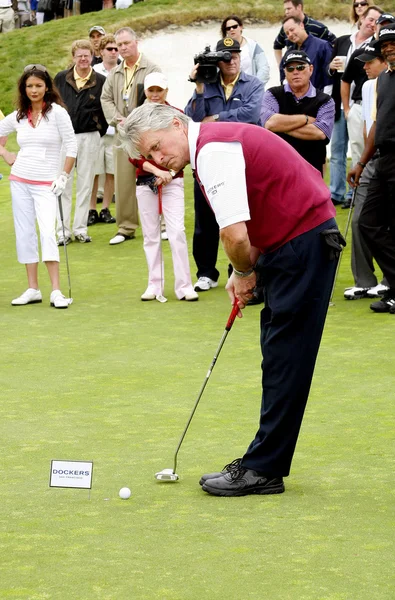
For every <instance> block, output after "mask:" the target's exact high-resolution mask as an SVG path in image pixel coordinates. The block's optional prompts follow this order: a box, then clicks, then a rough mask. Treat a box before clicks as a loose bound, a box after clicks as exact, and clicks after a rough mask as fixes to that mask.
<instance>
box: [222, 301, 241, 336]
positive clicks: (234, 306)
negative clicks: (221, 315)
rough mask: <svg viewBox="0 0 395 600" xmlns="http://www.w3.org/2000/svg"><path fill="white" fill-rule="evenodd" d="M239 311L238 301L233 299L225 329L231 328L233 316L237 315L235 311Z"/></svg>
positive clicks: (233, 320)
mask: <svg viewBox="0 0 395 600" xmlns="http://www.w3.org/2000/svg"><path fill="white" fill-rule="evenodd" d="M238 312H239V303H238V302H237V300H235V303H234V305H233V308H232V312H231V313H230V315H229V319H228V322H227V323H226V327H225V329H226V331H230V330H231V329H232V325H233V323H234V322H235V318H236V317H237V313H238Z"/></svg>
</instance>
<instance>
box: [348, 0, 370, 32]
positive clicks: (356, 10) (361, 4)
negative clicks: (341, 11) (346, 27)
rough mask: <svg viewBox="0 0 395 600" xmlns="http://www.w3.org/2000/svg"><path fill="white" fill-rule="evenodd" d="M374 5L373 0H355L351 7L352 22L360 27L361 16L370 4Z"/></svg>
mask: <svg viewBox="0 0 395 600" xmlns="http://www.w3.org/2000/svg"><path fill="white" fill-rule="evenodd" d="M372 5H373V0H353V1H352V3H351V7H350V22H351V24H352V25H356V26H357V28H358V29H359V26H360V24H361V20H360V19H361V17H363V15H364V14H365V13H366V11H367V10H368V8H369V6H372Z"/></svg>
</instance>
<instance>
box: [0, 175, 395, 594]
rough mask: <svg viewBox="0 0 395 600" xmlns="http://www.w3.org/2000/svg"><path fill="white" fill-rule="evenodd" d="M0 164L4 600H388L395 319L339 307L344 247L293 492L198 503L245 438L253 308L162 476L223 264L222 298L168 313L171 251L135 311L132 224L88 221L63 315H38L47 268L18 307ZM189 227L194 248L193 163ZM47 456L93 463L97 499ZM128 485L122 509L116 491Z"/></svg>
mask: <svg viewBox="0 0 395 600" xmlns="http://www.w3.org/2000/svg"><path fill="white" fill-rule="evenodd" d="M1 167H2V168H1V170H2V172H3V174H4V175H5V177H4V179H3V180H2V182H1V183H0V239H1V248H2V261H1V277H2V286H1V289H0V314H1V319H0V352H1V393H2V401H1V403H0V439H1V441H2V451H1V480H0V498H1V513H0V552H1V557H2V558H1V561H0V598H1V599H3V598H4V599H16V600H46V599H50V600H70V599H72V600H74V599H76V600H96V599H98V600H119V599H132V598H133V599H136V600H153V599H158V600H162V599H163V600H165V599H166V600H167V599H169V600H197V599H200V598H209V599H210V600H211V599H218V600H219V599H221V600H222V599H226V598H229V599H231V600H239V599H241V600H245V599H247V598H252V599H268V600H393V598H394V596H395V582H394V568H393V559H394V491H393V487H394V486H393V480H394V479H393V478H394V462H393V457H394V446H395V444H394V408H393V380H394V366H393V356H394V353H395V336H394V333H393V332H394V327H395V316H391V315H378V314H373V313H372V312H371V311H370V310H369V300H359V301H355V302H348V301H345V300H344V299H343V289H344V287H346V286H347V285H352V278H351V272H350V244H348V246H347V248H346V250H345V253H344V256H343V259H342V263H341V269H340V274H339V279H338V284H337V288H336V292H335V297H334V300H335V305H334V306H332V307H330V308H329V312H328V318H327V323H326V328H325V333H324V337H323V341H322V345H321V349H320V353H319V357H318V361H317V367H316V372H315V377H314V381H313V386H312V390H311V395H310V400H309V403H308V406H307V411H306V415H305V419H304V423H303V427H302V431H301V435H300V439H299V443H298V446H297V450H296V454H295V458H294V463H293V469H292V473H291V476H290V477H289V478H288V479H287V480H286V481H285V484H286V492H285V493H284V494H282V495H278V496H256V497H244V498H215V497H210V496H208V495H206V494H205V493H204V492H202V491H201V488H200V486H199V484H198V480H199V477H200V475H201V474H202V473H204V472H208V471H212V470H217V469H218V468H221V467H222V466H223V465H224V464H225V463H227V462H229V461H231V460H233V459H234V458H236V457H237V456H240V455H241V454H242V453H243V451H244V450H245V448H246V445H247V444H248V443H249V442H250V440H251V438H252V436H253V435H254V433H255V430H256V428H257V424H258V416H259V404H260V348H259V311H260V307H259V306H256V307H247V308H246V309H245V311H244V317H243V319H242V320H238V319H237V320H236V322H235V324H234V326H233V329H232V331H231V332H230V334H229V336H228V339H227V341H226V344H225V345H224V348H223V350H222V353H221V355H220V358H219V360H218V363H217V365H216V368H215V370H214V371H213V374H212V376H211V379H210V381H209V384H208V386H207V388H206V391H205V393H204V396H203V398H202V401H201V403H200V405H199V408H198V411H197V413H196V415H195V418H194V420H193V422H192V424H191V427H190V430H189V432H188V434H187V436H186V439H185V442H184V445H183V447H182V448H181V451H180V454H179V462H178V469H177V470H178V474H179V475H180V480H179V481H178V482H177V483H168V484H165V483H159V482H157V481H156V480H155V478H154V474H155V472H157V471H160V470H162V469H164V468H170V467H172V464H173V454H174V450H175V448H176V445H177V443H178V440H179V437H180V435H181V432H182V430H183V428H184V426H185V423H186V421H187V419H188V416H189V413H190V410H191V408H192V406H193V404H194V402H195V399H196V397H197V394H198V392H199V389H200V386H201V384H202V382H203V380H204V377H205V375H206V372H207V368H208V367H209V365H210V363H211V360H212V357H213V354H214V352H215V350H216V348H217V345H218V342H219V340H220V337H221V335H222V333H223V331H224V327H225V324H226V321H227V318H228V316H229V312H230V304H229V300H228V298H227V294H226V292H225V290H224V284H225V274H226V265H227V261H226V258H225V256H224V253H223V251H222V250H220V259H219V264H220V270H221V278H220V285H219V286H218V288H216V289H214V290H211V291H210V292H207V293H201V294H200V299H199V302H195V303H186V302H179V301H177V300H176V298H175V296H174V292H173V274H172V265H171V256H170V251H169V246H168V242H164V243H163V247H164V253H165V275H166V284H165V295H166V296H167V297H168V302H167V303H166V304H160V303H158V302H141V301H140V294H141V293H142V292H143V291H144V290H145V287H146V279H147V272H146V264H145V258H144V254H143V248H142V236H141V231H139V232H138V235H137V237H136V239H135V240H133V241H130V242H126V243H124V244H121V245H119V246H115V247H112V246H110V245H109V244H108V241H109V239H110V237H112V235H113V234H114V233H115V231H116V229H115V225H103V224H97V225H95V226H93V227H91V228H90V230H89V233H91V235H92V238H93V242H92V243H91V244H88V245H85V244H77V243H73V244H71V245H70V246H68V253H69V261H70V270H71V282H72V296H73V298H74V303H73V305H72V306H71V307H70V308H69V309H67V310H63V311H61V310H55V309H53V308H50V306H49V294H50V287H49V280H48V277H47V274H46V272H45V268H44V266H43V265H40V267H39V273H40V287H41V290H42V292H43V298H44V299H43V303H42V304H36V305H31V306H24V307H12V306H11V304H10V302H11V299H12V298H14V297H16V296H17V295H19V294H20V293H21V292H22V291H23V290H24V289H25V288H26V287H27V286H26V280H25V273H24V267H23V266H21V265H19V264H18V263H17V261H16V257H15V238H14V231H13V224H12V214H11V202H10V194H9V184H8V181H7V179H6V174H7V173H8V170H7V169H6V168H5V167H4V165H1ZM346 212H347V211H344V210H343V211H342V210H339V211H338V213H339V224H340V227H341V229H342V230H344V226H345V221H346V217H347V214H346ZM186 227H187V236H188V240H189V242H191V238H192V230H193V202H192V178H191V175H190V172H189V171H188V173H187V177H186ZM190 245H191V244H190ZM61 251H62V253H61V261H62V262H61V272H62V290H63V291H64V292H65V293H67V287H68V286H67V276H66V269H65V262H64V256H63V249H61ZM191 268H192V271H194V263H193V260H192V258H191ZM52 459H58V460H61V459H64V460H92V461H93V463H94V468H93V487H92V491H91V494H90V497H89V493H88V491H87V490H72V489H55V488H50V487H49V485H48V484H49V471H50V461H51V460H52ZM124 486H127V487H130V489H131V490H132V496H131V498H130V499H129V500H121V499H120V498H119V497H118V491H119V489H120V488H122V487H124Z"/></svg>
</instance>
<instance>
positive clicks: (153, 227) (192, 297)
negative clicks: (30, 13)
mask: <svg viewBox="0 0 395 600" xmlns="http://www.w3.org/2000/svg"><path fill="white" fill-rule="evenodd" d="M144 91H145V95H146V96H147V100H146V101H147V102H156V103H159V104H167V102H166V96H167V92H168V86H167V79H166V77H165V76H164V75H163V74H162V73H150V74H149V75H147V77H146V78H145V80H144ZM129 160H130V161H131V162H132V163H133V164H134V166H135V167H136V168H137V171H136V174H137V182H136V196H137V204H138V209H139V216H140V221H141V228H142V232H143V237H144V251H145V256H146V259H147V264H148V287H147V289H146V291H145V292H144V294H142V296H141V300H145V301H147V300H155V298H158V299H159V298H163V287H164V276H163V273H164V269H163V257H162V251H161V250H162V249H161V227H160V214H161V212H163V217H164V219H165V223H166V232H167V236H168V239H169V244H170V248H171V254H172V259H173V270H174V290H175V294H176V296H177V298H178V300H186V301H187V302H194V301H196V300H198V299H199V296H198V295H197V293H196V292H195V290H194V289H193V285H192V279H191V272H190V268H189V258H188V246H187V240H186V235H185V226H184V174H183V172H182V171H181V172H179V173H171V172H170V171H168V170H163V169H160V168H159V167H157V166H156V165H155V163H154V162H152V161H150V160H147V159H145V158H144V157H140V158H139V159H129ZM158 192H159V193H158Z"/></svg>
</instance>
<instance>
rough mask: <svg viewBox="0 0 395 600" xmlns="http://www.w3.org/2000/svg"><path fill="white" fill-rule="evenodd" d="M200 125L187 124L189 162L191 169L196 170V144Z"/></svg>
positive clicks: (191, 122)
mask: <svg viewBox="0 0 395 600" xmlns="http://www.w3.org/2000/svg"><path fill="white" fill-rule="evenodd" d="M200 125H201V123H195V122H194V121H192V120H191V121H189V123H188V144H189V161H190V163H191V169H193V170H195V169H196V144H197V139H198V137H199V133H200Z"/></svg>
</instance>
